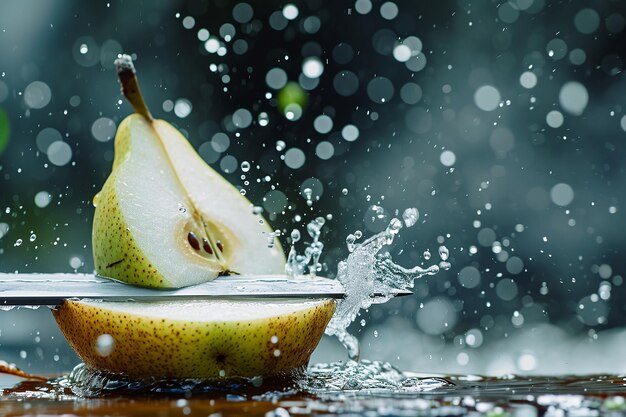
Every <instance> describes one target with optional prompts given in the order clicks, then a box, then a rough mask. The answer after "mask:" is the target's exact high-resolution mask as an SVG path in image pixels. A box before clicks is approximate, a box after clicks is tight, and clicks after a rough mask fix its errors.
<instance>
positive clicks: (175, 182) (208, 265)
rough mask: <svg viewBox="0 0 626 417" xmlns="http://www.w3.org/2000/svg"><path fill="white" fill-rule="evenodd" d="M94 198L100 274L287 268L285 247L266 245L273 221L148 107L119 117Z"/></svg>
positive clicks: (138, 280) (164, 283)
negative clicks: (107, 169)
mask: <svg viewBox="0 0 626 417" xmlns="http://www.w3.org/2000/svg"><path fill="white" fill-rule="evenodd" d="M137 94H138V90H137ZM131 101H132V100H131ZM141 103H143V100H141ZM135 104H136V103H133V105H135ZM135 107H137V106H135ZM94 202H95V204H96V210H95V215H94V222H93V235H92V240H93V242H92V243H93V255H94V262H95V267H96V271H97V272H98V273H99V274H101V275H103V276H107V277H111V278H115V279H118V280H121V281H125V282H128V283H131V284H136V285H143V286H150V287H182V286H187V285H193V284H197V283H200V282H206V281H209V280H212V279H214V278H215V277H217V276H218V275H220V274H226V273H239V274H246V273H254V274H273V273H282V272H283V271H284V264H285V258H284V253H283V251H282V248H281V247H280V244H278V243H276V245H274V247H272V248H270V247H268V242H267V233H269V232H271V229H270V228H269V226H268V224H267V222H265V220H264V219H263V218H262V216H260V215H255V214H254V213H253V210H252V204H251V203H250V202H249V201H248V200H247V199H246V198H245V197H243V196H242V195H241V194H240V193H239V191H238V190H237V189H236V188H235V187H233V186H232V185H231V184H230V183H228V182H227V181H226V180H225V179H224V178H223V177H222V176H221V175H219V174H218V173H217V172H215V171H214V170H213V169H212V168H211V167H209V166H208V165H207V164H206V163H205V162H204V161H203V160H202V159H201V158H200V157H199V156H198V154H197V153H196V152H195V150H194V149H193V147H192V146H191V145H190V144H189V142H188V141H187V140H186V139H185V138H184V137H183V136H182V134H181V133H180V132H179V131H178V130H176V129H175V128H174V127H173V126H171V125H170V124H169V123H167V122H165V121H162V120H153V119H152V118H151V116H150V115H149V113H147V110H145V114H133V115H131V116H128V117H127V118H126V119H125V120H124V121H123V122H122V123H121V124H120V126H119V128H118V131H117V134H116V137H115V160H114V162H113V170H112V172H111V175H110V176H109V178H108V179H107V181H106V183H105V185H104V187H103V188H102V191H100V193H99V194H98V195H97V196H96V198H95V199H94Z"/></svg>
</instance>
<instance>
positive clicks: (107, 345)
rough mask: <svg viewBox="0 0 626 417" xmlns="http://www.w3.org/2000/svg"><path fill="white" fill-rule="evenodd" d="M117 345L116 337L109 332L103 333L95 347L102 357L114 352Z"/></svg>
mask: <svg viewBox="0 0 626 417" xmlns="http://www.w3.org/2000/svg"><path fill="white" fill-rule="evenodd" d="M114 347H115V339H113V336H111V335H110V334H108V333H104V334H101V335H100V336H98V338H97V339H96V345H95V347H94V349H95V351H96V353H97V354H98V355H100V356H102V357H106V356H109V355H110V354H111V353H112V352H113V348H114Z"/></svg>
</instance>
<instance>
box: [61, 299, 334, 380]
mask: <svg viewBox="0 0 626 417" xmlns="http://www.w3.org/2000/svg"><path fill="white" fill-rule="evenodd" d="M334 310H335V301H334V300H331V299H322V300H212V301H187V302H156V303H134V302H97V301H80V302H76V301H66V302H65V303H64V304H63V305H62V306H60V307H59V308H58V309H57V310H55V311H54V316H55V318H56V320H57V322H58V324H59V327H60V328H61V331H62V332H63V334H64V335H65V337H66V338H67V340H68V341H69V343H70V344H71V346H72V347H73V348H74V350H75V351H76V352H77V353H78V355H79V356H80V357H81V359H82V360H83V361H85V363H87V364H88V365H89V366H91V367H92V368H96V369H104V370H108V371H111V372H119V373H124V374H126V375H128V376H130V377H147V376H150V377H164V378H216V377H227V378H230V377H251V376H264V377H268V376H277V375H285V374H289V373H290V372H292V371H293V370H295V369H302V368H304V367H305V366H306V365H307V363H308V360H309V358H310V356H311V353H312V352H313V350H314V349H315V347H316V346H317V344H318V342H319V340H320V338H321V336H322V334H323V332H324V329H325V328H326V325H327V324H328V321H329V320H330V319H331V317H332V315H333V312H334ZM102 335H110V337H108V336H107V338H108V339H107V340H108V341H109V344H108V346H106V349H103V348H102V346H98V344H99V343H100V342H99V340H101V339H99V337H101V336H102Z"/></svg>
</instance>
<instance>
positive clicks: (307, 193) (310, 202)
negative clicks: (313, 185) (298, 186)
mask: <svg viewBox="0 0 626 417" xmlns="http://www.w3.org/2000/svg"><path fill="white" fill-rule="evenodd" d="M302 194H304V197H305V198H306V204H307V206H312V205H313V200H311V197H312V196H313V190H311V189H310V188H305V189H304V190H302Z"/></svg>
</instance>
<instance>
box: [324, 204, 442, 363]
mask: <svg viewBox="0 0 626 417" xmlns="http://www.w3.org/2000/svg"><path fill="white" fill-rule="evenodd" d="M415 213H417V210H416V209H407V210H406V211H405V212H404V215H403V219H404V220H405V224H406V225H407V227H410V226H408V225H413V224H415V222H413V221H407V218H408V219H413V218H415ZM400 229H402V222H401V221H400V220H399V219H397V218H393V219H392V220H391V221H390V222H389V226H387V228H386V229H385V230H384V231H382V232H380V233H378V234H376V235H374V236H372V237H370V238H368V239H366V240H365V241H364V242H363V243H357V242H356V241H357V240H358V239H360V238H361V236H362V234H361V232H359V231H357V232H355V233H354V234H350V235H348V237H347V238H346V244H347V247H348V251H349V252H350V254H349V255H348V258H347V259H346V260H344V261H341V262H340V263H339V266H338V270H337V279H338V280H339V281H340V282H341V284H342V285H343V286H344V288H345V290H346V297H345V298H344V299H343V300H340V301H339V303H338V305H337V311H336V312H335V315H334V316H333V318H332V320H331V321H330V323H329V325H328V327H327V328H326V334H328V335H330V336H336V337H337V338H338V339H339V341H340V342H341V343H342V344H343V345H344V346H345V348H346V349H347V350H348V355H349V357H350V359H353V360H358V358H359V355H360V351H359V342H358V339H357V338H356V337H355V336H353V335H351V334H349V333H348V331H347V329H348V326H349V325H350V324H351V323H352V322H353V321H354V319H355V318H356V316H357V314H358V313H359V311H360V310H361V309H367V308H369V307H370V306H371V305H372V304H382V303H385V302H387V301H388V300H389V299H391V298H392V297H393V296H394V290H404V289H408V288H412V287H413V281H414V280H415V279H417V278H421V277H423V276H425V275H435V274H436V273H438V272H439V270H440V269H449V268H450V263H449V262H447V259H448V256H449V252H448V249H447V248H446V247H445V246H441V247H440V248H439V254H440V257H441V262H440V263H439V264H438V265H437V264H434V265H431V266H429V267H427V268H422V267H420V266H414V267H413V268H404V267H402V266H400V265H398V264H396V263H394V262H393V259H392V258H391V255H390V254H389V253H388V252H387V251H383V248H384V247H386V246H389V245H391V244H392V243H393V241H394V239H395V237H396V236H397V235H398V233H399V232H400ZM374 293H378V294H381V296H380V297H375V298H373V297H371V294H374Z"/></svg>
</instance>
